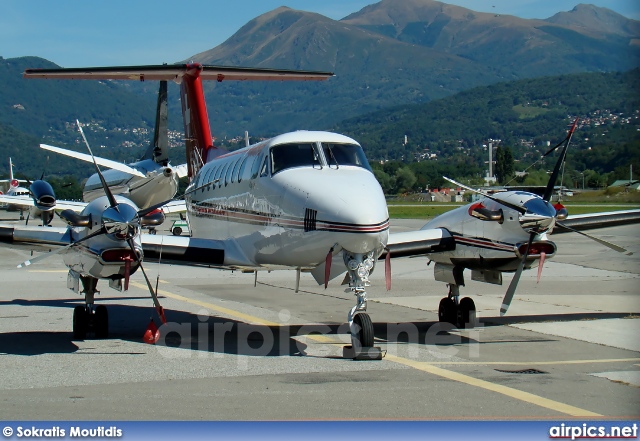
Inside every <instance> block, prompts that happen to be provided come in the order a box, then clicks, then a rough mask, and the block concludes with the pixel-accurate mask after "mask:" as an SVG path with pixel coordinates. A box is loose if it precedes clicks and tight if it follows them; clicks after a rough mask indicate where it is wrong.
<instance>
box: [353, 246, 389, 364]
mask: <svg viewBox="0 0 640 441" xmlns="http://www.w3.org/2000/svg"><path fill="white" fill-rule="evenodd" d="M343 257H344V263H345V265H346V266H347V271H348V273H349V280H350V281H349V290H350V291H351V292H353V294H354V295H355V296H356V305H355V306H354V307H353V308H351V310H349V315H348V316H347V320H348V323H349V330H350V332H351V346H345V347H344V350H343V356H344V358H353V359H355V360H381V359H382V351H381V349H380V348H379V347H374V346H373V337H374V333H373V323H372V322H371V318H370V317H369V314H367V313H366V312H365V311H366V310H367V292H366V291H365V287H366V286H368V285H369V273H370V272H371V270H372V269H373V267H374V265H375V261H374V258H373V252H372V253H368V254H351V253H348V252H346V251H345V252H344V254H343Z"/></svg>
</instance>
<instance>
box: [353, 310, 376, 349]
mask: <svg viewBox="0 0 640 441" xmlns="http://www.w3.org/2000/svg"><path fill="white" fill-rule="evenodd" d="M351 345H352V346H353V348H370V347H373V323H372V322H371V317H369V314H367V313H366V312H361V313H359V314H356V316H355V317H354V318H353V325H352V329H351Z"/></svg>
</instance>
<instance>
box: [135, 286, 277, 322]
mask: <svg viewBox="0 0 640 441" xmlns="http://www.w3.org/2000/svg"><path fill="white" fill-rule="evenodd" d="M130 284H131V285H133V286H135V287H137V288H140V289H143V290H145V291H148V289H149V288H148V287H147V285H143V284H142V283H138V282H130ZM158 295H163V296H165V297H169V298H172V299H175V300H180V301H182V302H187V303H191V304H192V305H198V306H202V307H203V308H206V309H210V310H213V311H216V312H219V313H221V314H225V315H227V316H231V317H234V318H237V319H240V320H242V321H244V322H247V323H253V324H256V325H264V326H281V325H280V323H276V322H272V321H269V320H264V319H261V318H259V317H255V316H252V315H249V314H245V313H243V312H240V311H235V310H233V309H229V308H225V307H224V306H218V305H214V304H213V303H209V302H202V301H200V300H195V299H190V298H188V297H185V296H181V295H179V294H174V293H172V292H169V291H165V290H163V289H159V290H158Z"/></svg>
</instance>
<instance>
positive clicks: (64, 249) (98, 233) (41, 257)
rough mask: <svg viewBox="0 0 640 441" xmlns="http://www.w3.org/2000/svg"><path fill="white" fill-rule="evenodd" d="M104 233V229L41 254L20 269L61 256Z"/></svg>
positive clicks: (19, 266) (20, 266) (23, 264)
mask: <svg viewBox="0 0 640 441" xmlns="http://www.w3.org/2000/svg"><path fill="white" fill-rule="evenodd" d="M104 232H105V231H104V229H102V228H101V229H99V230H98V231H94V232H93V233H91V234H89V235H87V236H85V237H83V238H82V239H80V240H77V241H75V242H73V243H70V244H69V245H66V246H64V247H62V248H58V249H57V250H55V251H51V252H49V253H46V254H41V255H39V256H37V257H34V258H32V259H29V260H25V261H24V262H22V263H21V264H20V265H18V268H24V267H27V266H29V265H33V264H34V263H37V262H40V261H41V260H44V259H47V258H49V257H51V256H55V255H56V254H60V253H61V252H63V251H66V250H68V249H69V248H71V247H73V246H75V245H78V244H79V243H81V242H84V241H85V240H89V239H91V238H93V237H96V236H98V235H100V234H104Z"/></svg>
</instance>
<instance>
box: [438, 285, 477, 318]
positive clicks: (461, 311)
mask: <svg viewBox="0 0 640 441" xmlns="http://www.w3.org/2000/svg"><path fill="white" fill-rule="evenodd" d="M448 286H449V295H448V296H447V297H443V298H442V299H441V300H440V305H439V307H438V321H439V322H441V323H451V324H452V325H453V326H456V327H458V328H467V329H471V328H474V327H475V326H476V323H477V318H476V305H475V303H474V302H473V299H471V298H470V297H464V298H463V299H462V300H458V299H459V298H460V287H459V286H458V285H454V284H449V285H448Z"/></svg>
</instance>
